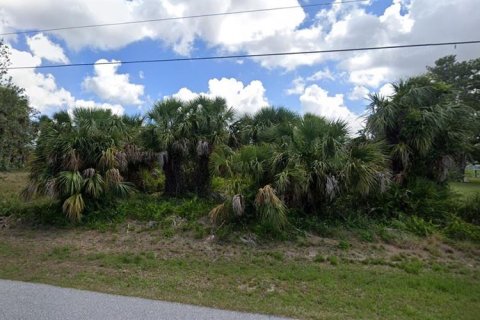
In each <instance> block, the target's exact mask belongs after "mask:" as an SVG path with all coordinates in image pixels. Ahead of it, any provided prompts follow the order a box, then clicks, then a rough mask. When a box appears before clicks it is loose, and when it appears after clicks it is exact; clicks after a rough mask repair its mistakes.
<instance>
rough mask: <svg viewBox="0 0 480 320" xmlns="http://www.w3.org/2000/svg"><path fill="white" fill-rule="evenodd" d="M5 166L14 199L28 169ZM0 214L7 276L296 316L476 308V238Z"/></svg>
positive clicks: (429, 314)
mask: <svg viewBox="0 0 480 320" xmlns="http://www.w3.org/2000/svg"><path fill="white" fill-rule="evenodd" d="M3 177H4V178H3V182H0V192H1V194H2V195H6V194H8V198H7V197H5V196H2V197H1V198H3V199H2V200H1V201H4V202H3V204H5V203H14V202H15V203H16V205H18V204H19V203H21V200H20V198H18V197H17V196H16V194H17V192H18V190H19V189H21V188H23V185H24V183H25V178H26V175H25V174H23V173H20V174H19V173H17V174H14V175H8V176H5V175H4V176H3ZM22 179H23V180H22ZM0 222H1V221H0ZM4 225H5V226H4V227H3V228H1V223H0V278H4V279H15V280H23V281H32V282H41V283H48V284H54V285H59V286H64V287H73V288H81V289H89V290H95V291H100V292H107V293H116V294H123V295H131V296H139V297H146V298H153V299H161V300H167V301H177V302H184V303H191V304H197V305H204V306H209V307H216V308H224V309H232V310H241V311H250V312H260V313H268V314H275V315H284V316H291V317H295V318H301V319H387V318H388V319H460V318H461V319H477V318H478V314H479V312H480V272H479V270H480V247H479V246H478V244H473V243H470V242H459V241H456V242H452V241H450V240H446V239H445V238H443V237H442V236H440V235H432V236H429V237H424V238H420V237H416V236H414V235H412V234H409V233H405V232H402V231H400V230H396V229H389V228H386V229H384V230H383V231H382V232H383V233H382V236H381V237H380V238H379V237H376V236H375V237H371V236H370V234H369V233H367V232H365V233H364V234H363V233H361V232H360V233H351V232H349V231H346V230H343V231H342V230H337V232H335V233H332V236H329V237H318V236H314V235H309V234H307V235H306V236H305V237H299V238H298V239H297V240H292V241H288V242H271V241H265V240H261V239H259V238H257V237H256V236H254V235H253V234H250V233H245V234H239V235H238V237H237V238H236V240H234V241H230V242H228V243H225V242H221V241H218V240H216V239H215V238H212V237H211V236H209V235H205V236H204V237H202V238H200V239H195V238H193V237H189V236H188V235H178V234H173V235H172V234H170V233H168V234H167V233H165V232H164V230H163V228H164V226H163V225H161V224H160V225H154V224H152V223H150V222H149V221H143V222H142V221H127V222H125V223H121V224H117V225H116V226H115V227H112V228H106V229H103V228H102V229H100V230H98V229H97V230H92V229H91V228H90V229H89V228H86V227H68V228H49V227H39V226H36V227H35V226H34V227H32V226H30V227H28V226H25V225H23V224H22V223H18V222H17V221H16V220H15V219H13V218H8V219H4Z"/></svg>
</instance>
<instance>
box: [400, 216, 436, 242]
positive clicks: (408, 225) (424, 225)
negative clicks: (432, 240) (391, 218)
mask: <svg viewBox="0 0 480 320" xmlns="http://www.w3.org/2000/svg"><path fill="white" fill-rule="evenodd" d="M394 224H395V226H397V227H399V228H400V229H403V230H405V231H409V232H411V233H413V234H416V235H417V236H420V237H426V236H429V235H431V234H433V233H434V232H435V231H436V230H437V226H436V225H435V224H433V223H432V221H427V220H425V219H423V218H421V217H417V216H411V217H401V219H399V220H397V221H395V222H394Z"/></svg>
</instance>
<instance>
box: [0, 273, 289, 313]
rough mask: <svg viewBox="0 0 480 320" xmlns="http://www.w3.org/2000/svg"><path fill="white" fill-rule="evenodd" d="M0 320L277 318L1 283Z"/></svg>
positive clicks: (43, 286) (42, 286)
mask: <svg viewBox="0 0 480 320" xmlns="http://www.w3.org/2000/svg"><path fill="white" fill-rule="evenodd" d="M0 319H1V320H47V319H48V320H57V319H58V320H77V319H78V320H80V319H82V320H85V319H89V320H97V319H98V320H110V319H112V320H124V319H139V320H143V319H145V320H153V319H155V320H163V319H165V320H177V319H182V320H183V319H189V320H190V319H192V320H193V319H198V320H204V319H205V320H206V319H232V320H236V319H238V320H240V319H242V320H266V319H270V320H276V319H281V318H277V317H271V316H265V315H258V314H250V313H241V312H233V311H225V310H217V309H211V308H203V307H197V306H192V305H186V304H180V303H171V302H163V301H155V300H147V299H140V298H133V297H124V296H117V295H111V294H103V293H97V292H91V291H83V290H75V289H66V288H58V287H54V286H49V285H44V284H34V283H26V282H18V281H9V280H0Z"/></svg>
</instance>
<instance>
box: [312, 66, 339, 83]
mask: <svg viewBox="0 0 480 320" xmlns="http://www.w3.org/2000/svg"><path fill="white" fill-rule="evenodd" d="M307 80H308V81H321V80H332V81H333V80H335V76H334V74H333V72H332V71H330V69H329V68H324V69H323V70H319V71H317V72H315V73H314V74H312V75H311V76H310V77H308V78H307Z"/></svg>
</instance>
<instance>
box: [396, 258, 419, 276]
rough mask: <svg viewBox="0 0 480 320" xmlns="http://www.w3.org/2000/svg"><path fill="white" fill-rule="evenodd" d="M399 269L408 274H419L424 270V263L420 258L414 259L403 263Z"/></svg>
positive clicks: (399, 265)
mask: <svg viewBox="0 0 480 320" xmlns="http://www.w3.org/2000/svg"><path fill="white" fill-rule="evenodd" d="M398 267H399V268H400V269H402V270H404V271H405V272H407V273H411V274H419V273H420V271H421V270H422V269H423V262H422V261H420V260H419V259H418V258H414V259H411V260H404V261H402V262H401V263H399V264H398Z"/></svg>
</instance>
